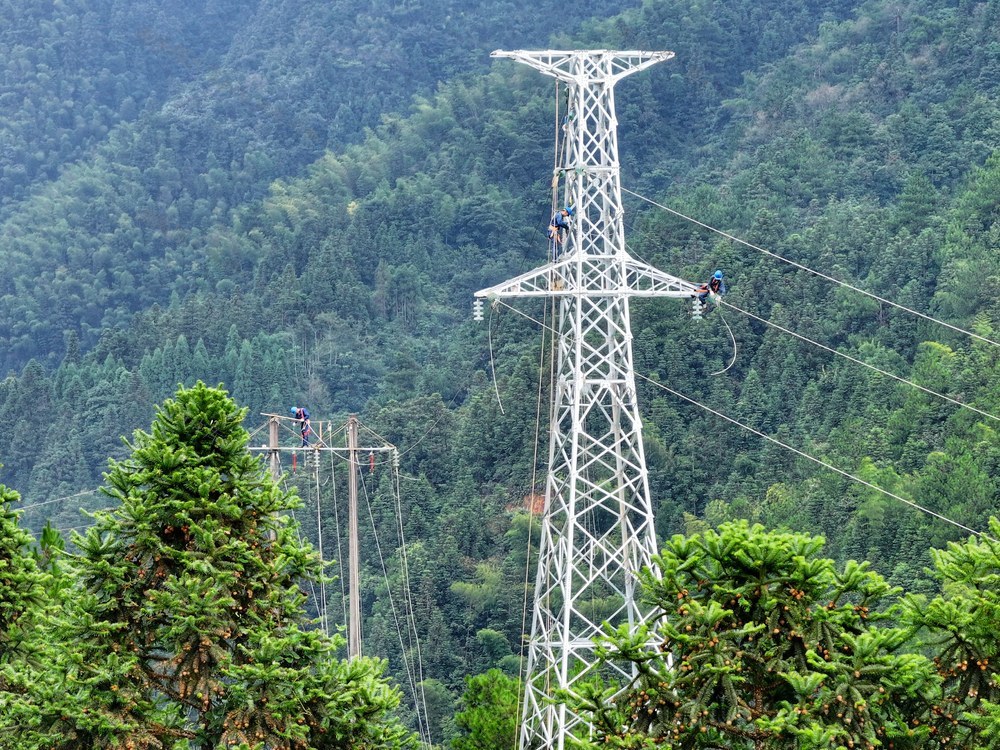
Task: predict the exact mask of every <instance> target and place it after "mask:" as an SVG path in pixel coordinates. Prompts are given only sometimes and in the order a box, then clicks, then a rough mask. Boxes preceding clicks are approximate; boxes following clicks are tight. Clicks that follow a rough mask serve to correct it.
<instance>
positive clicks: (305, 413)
mask: <svg viewBox="0 0 1000 750" xmlns="http://www.w3.org/2000/svg"><path fill="white" fill-rule="evenodd" d="M292 418H293V419H296V420H298V422H299V434H300V435H302V447H303V448H308V447H309V436H310V435H312V425H311V424H309V410H308V409H307V408H305V407H304V406H293V407H292Z"/></svg>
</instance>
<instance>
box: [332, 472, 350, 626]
mask: <svg viewBox="0 0 1000 750" xmlns="http://www.w3.org/2000/svg"><path fill="white" fill-rule="evenodd" d="M330 486H331V487H332V489H333V524H334V530H335V531H336V532H337V560H338V562H339V561H342V560H344V547H343V542H342V540H341V532H340V503H339V502H338V501H337V468H336V461H334V460H333V457H332V456H331V458H330ZM337 578H338V579H339V580H340V606H341V608H342V609H343V616H344V619H343V620H342V622H345V623H346V622H347V621H348V619H349V618H348V615H347V584H346V583H345V582H344V576H337Z"/></svg>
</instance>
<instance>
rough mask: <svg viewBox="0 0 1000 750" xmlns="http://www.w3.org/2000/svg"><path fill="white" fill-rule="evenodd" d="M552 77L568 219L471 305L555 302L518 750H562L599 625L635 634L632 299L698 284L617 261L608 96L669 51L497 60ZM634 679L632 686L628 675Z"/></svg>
mask: <svg viewBox="0 0 1000 750" xmlns="http://www.w3.org/2000/svg"><path fill="white" fill-rule="evenodd" d="M493 57H506V58H511V59H514V60H517V61H519V62H522V63H525V64H526V65H530V66H532V67H534V68H537V69H538V70H540V71H541V72H542V73H544V74H546V75H549V76H553V77H554V78H557V79H558V80H560V81H561V82H563V84H564V85H565V87H566V89H567V92H568V111H567V113H566V119H565V121H564V125H563V137H564V139H565V149H564V150H563V162H562V164H561V165H559V167H558V169H557V173H559V174H561V175H562V176H564V178H565V183H564V188H563V190H564V201H565V205H571V206H573V208H574V215H573V217H572V221H571V226H570V230H569V232H568V237H567V239H566V242H565V243H564V244H563V245H562V246H560V247H558V248H557V252H556V257H554V258H553V260H552V262H550V263H548V264H547V265H545V266H542V267H540V268H538V269H536V270H534V271H531V272H529V273H526V274H523V275H521V276H518V277H517V278H514V279H511V280H510V281H507V282H505V283H502V284H499V285H497V286H495V287H491V288H489V289H483V290H481V291H479V292H476V297H479V298H487V299H496V298H517V297H543V298H555V299H556V300H557V304H556V307H557V312H556V318H555V321H554V323H553V326H554V329H555V333H554V336H555V339H556V346H555V351H556V355H555V356H556V363H555V381H554V383H553V393H552V407H551V415H550V418H551V423H550V438H549V466H548V475H547V479H546V487H545V511H544V516H543V521H542V530H541V543H540V548H539V558H538V572H537V577H536V582H535V587H536V588H535V600H534V610H533V615H532V624H531V636H530V640H529V641H528V644H527V646H528V660H527V675H526V684H525V696H524V703H523V708H522V726H521V742H520V747H521V748H522V749H523V750H527V748H545V749H546V750H564V748H565V745H566V739H567V736H568V735H569V734H571V733H573V732H581V731H586V729H587V726H586V724H585V722H584V721H583V719H582V718H581V717H579V716H577V715H574V714H573V713H572V712H570V711H568V710H567V708H566V707H565V705H562V704H560V703H559V702H558V701H555V700H553V695H554V691H555V690H557V689H567V688H568V689H572V687H573V685H574V684H575V683H576V682H577V681H579V680H580V679H583V678H585V677H586V676H587V675H588V674H589V673H591V672H592V671H593V670H594V668H595V666H596V664H597V658H596V655H595V648H594V644H595V638H596V637H597V636H598V635H599V634H600V633H601V628H602V622H604V621H608V622H611V623H614V624H616V625H620V624H623V623H628V624H629V625H631V626H637V625H638V624H639V623H641V622H642V621H643V619H644V614H643V612H642V611H641V609H640V608H639V606H638V601H637V597H638V592H637V591H636V577H635V573H636V571H637V570H639V569H640V568H642V567H643V566H645V565H648V564H649V562H650V557H651V555H653V554H655V552H656V551H657V550H656V539H655V533H654V529H653V510H652V503H651V501H650V496H649V479H648V475H647V472H646V462H645V455H644V453H643V445H642V421H641V419H640V416H639V409H638V405H637V403H636V386H635V372H634V369H633V364H632V334H631V331H630V328H629V325H630V321H629V299H630V298H631V297H633V296H640V297H691V296H692V295H693V294H694V292H695V289H696V287H695V285H694V284H691V283H690V282H687V281H684V280H682V279H678V278H675V277H673V276H669V275H667V274H665V273H662V272H660V271H658V270H657V269H655V268H653V267H652V266H649V265H647V264H645V263H643V262H640V261H638V260H636V259H634V258H632V257H631V256H629V254H628V253H627V252H626V250H625V236H624V234H625V233H624V224H623V221H622V198H621V178H620V174H619V165H618V137H617V132H616V129H617V119H616V117H615V101H614V86H615V84H616V83H617V82H618V81H619V80H620V79H621V78H624V77H625V76H627V75H629V74H631V73H635V72H637V71H640V70H643V69H645V68H647V67H649V66H650V65H653V64H654V63H657V62H660V61H661V60H668V59H670V58H671V57H673V53H672V52H615V51H606V50H586V51H552V50H550V51H530V52H529V51H514V52H507V51H497V52H494V53H493ZM624 676H626V677H629V676H631V675H624Z"/></svg>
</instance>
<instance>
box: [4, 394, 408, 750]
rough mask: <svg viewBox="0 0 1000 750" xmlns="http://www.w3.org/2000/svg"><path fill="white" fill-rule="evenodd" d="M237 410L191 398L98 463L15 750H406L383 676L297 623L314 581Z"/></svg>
mask: <svg viewBox="0 0 1000 750" xmlns="http://www.w3.org/2000/svg"><path fill="white" fill-rule="evenodd" d="M244 414H245V410H242V409H239V408H237V406H236V404H235V403H234V402H233V401H232V400H231V399H229V398H228V396H227V395H226V394H225V392H223V391H221V390H219V389H214V388H209V387H207V386H205V385H204V384H203V383H201V382H199V383H198V384H197V385H195V386H194V387H192V388H189V389H185V388H181V389H180V390H178V392H177V394H176V396H175V398H173V399H169V400H167V401H166V402H165V403H164V404H163V405H162V407H160V408H159V409H158V411H157V415H156V418H155V420H154V422H153V425H152V431H151V432H150V433H145V432H142V431H137V432H136V433H135V436H134V442H133V444H132V445H131V448H132V453H131V456H130V457H129V458H127V459H126V460H123V461H111V462H110V470H109V471H108V473H107V474H106V487H105V492H106V493H107V494H108V495H109V496H110V497H111V498H113V499H114V500H117V501H118V506H117V507H116V508H114V509H112V510H109V511H102V512H100V513H98V514H96V517H95V524H94V525H93V527H92V528H91V529H90V530H88V533H87V535H86V536H85V537H80V536H77V537H76V539H75V541H76V544H77V546H78V547H79V549H80V552H79V555H78V556H76V557H75V558H74V559H73V565H72V572H73V574H74V575H75V577H76V590H75V591H74V592H73V594H72V596H71V597H69V598H70V599H71V601H72V604H71V605H69V606H68V608H67V612H66V613H65V615H64V616H63V617H62V618H61V619H60V621H59V622H58V623H56V624H55V625H54V626H53V628H52V637H53V641H54V643H55V645H56V654H55V657H54V664H53V669H51V670H50V671H49V674H48V677H47V679H46V680H44V681H42V682H41V683H40V684H39V685H38V687H37V689H36V695H35V700H36V705H37V711H38V716H37V720H36V725H37V728H34V729H32V730H31V731H25V732H22V733H21V738H20V742H21V744H20V745H18V747H23V748H25V749H27V748H34V747H48V748H55V749H56V750H58V749H60V748H65V749H66V750H69V748H74V749H76V748H150V749H152V748H173V749H174V750H181V749H183V750H195V748H197V749H198V750H209V748H223V747H226V748H228V747H233V748H242V749H246V750H251V749H252V750H263V749H264V748H267V749H269V750H270V749H277V748H286V749H287V750H293V749H294V750H311V749H313V748H315V749H316V750H322V749H325V748H348V747H356V746H366V747H390V746H398V745H401V744H405V743H407V742H408V741H409V737H408V735H407V734H406V732H405V731H404V730H403V729H402V728H401V727H400V726H399V725H398V723H396V722H395V720H393V719H391V718H390V716H389V712H391V711H392V710H394V708H395V707H396V705H397V704H398V699H399V694H398V691H397V690H396V689H395V688H393V687H390V686H389V685H388V684H387V683H386V682H385V681H384V679H383V678H382V677H381V672H382V670H383V668H384V664H383V663H382V662H381V661H379V660H373V659H356V660H353V661H350V662H346V663H345V662H341V661H338V660H337V659H335V658H334V652H335V651H336V650H337V649H338V648H339V647H340V646H342V644H343V639H342V638H340V637H339V636H338V637H333V638H331V637H327V636H325V635H324V634H323V633H322V632H320V631H318V630H317V629H315V628H314V627H313V625H312V623H310V622H308V621H307V620H306V619H305V615H304V609H303V605H304V601H305V597H304V594H303V592H302V589H301V588H300V586H301V584H302V583H303V582H304V581H308V580H316V579H319V578H320V577H321V576H322V570H321V562H320V561H319V559H318V558H317V556H316V555H315V554H314V552H313V551H312V549H311V548H309V547H308V546H304V545H302V544H301V543H300V542H298V541H297V538H296V533H295V529H294V526H293V524H292V523H291V522H290V521H289V520H288V518H287V517H286V515H285V513H286V512H287V511H289V510H291V509H292V508H294V507H296V506H297V504H298V498H297V497H296V495H295V494H294V492H285V491H283V490H282V489H280V487H279V486H278V485H277V484H276V483H275V482H273V481H272V480H271V479H270V477H269V476H268V475H267V474H266V473H265V471H264V470H263V467H262V465H261V463H260V462H259V461H258V460H257V459H256V458H254V457H253V456H251V455H250V454H249V453H248V452H247V450H246V447H247V440H248V435H247V433H246V431H245V430H244V429H243V428H242V426H241V423H242V420H243V417H244Z"/></svg>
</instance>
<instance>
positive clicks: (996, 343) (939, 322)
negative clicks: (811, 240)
mask: <svg viewBox="0 0 1000 750" xmlns="http://www.w3.org/2000/svg"><path fill="white" fill-rule="evenodd" d="M622 192H623V193H628V194H629V195H634V196H635V197H636V198H638V199H639V200H643V201H646V202H647V203H649V204H651V205H653V206H656V207H657V208H660V209H663V210H664V211H666V212H667V213H669V214H673V215H674V216H676V217H678V218H680V219H684V220H685V221H689V222H691V223H692V224H696V225H697V226H699V227H702V228H703V229H707V230H708V231H710V232H715V233H716V234H718V235H721V236H722V237H725V238H726V239H728V240H732V241H733V242H736V243H739V244H740V245H744V246H746V247H749V248H751V249H753V250H756V251H757V252H760V253H763V254H764V255H768V256H770V257H772V258H775V259H776V260H780V261H781V262H782V263H787V264H788V265H790V266H794V267H795V268H798V269H799V270H802V271H805V272H806V273H811V274H812V275H813V276H818V277H819V278H821V279H826V280H827V281H830V282H833V283H834V284H839V285H840V286H842V287H844V288H845V289H850V290H851V291H852V292H857V293H858V294H863V295H864V296H866V297H868V298H870V299H873V300H876V301H877V302H880V303H882V304H884V305H889V306H890V307H895V308H896V309H898V310H902V311H904V312H908V313H910V314H911V315H915V316H916V317H918V318H922V319H923V320H926V321H928V322H931V323H936V324H937V325H940V326H943V327H945V328H948V329H950V330H952V331H955V332H956V333H961V334H964V335H966V336H970V337H972V338H974V339H978V340H979V341H982V342H984V343H986V344H992V345H993V346H1000V341H995V340H993V339H991V338H988V337H986V336H982V335H980V334H978V333H975V332H974V331H970V330H967V329H965V328H961V327H959V326H956V325H952V324H951V323H946V322H945V321H943V320H938V319H937V318H934V317H932V316H930V315H927V314H926V313H922V312H920V311H919V310H914V309H913V308H911V307H907V306H906V305H901V304H900V303H898V302H893V301H892V300H890V299H886V298H885V297H880V296H879V295H877V294H874V293H872V292H869V291H867V290H865V289H862V288H860V287H857V286H854V285H853V284H849V283H848V282H846V281H842V280H841V279H838V278H835V277H834V276H829V275H828V274H825V273H822V272H821V271H814V270H813V269H811V268H809V267H807V266H804V265H802V264H801V263H797V262H795V261H794V260H790V259H788V258H785V257H784V256H781V255H778V254H777V253H773V252H771V251H770V250H765V249H764V248H762V247H760V246H758V245H754V244H753V243H752V242H747V241H746V240H744V239H740V238H739V237H736V236H735V235H732V234H729V232H724V231H722V230H721V229H716V228H715V227H713V226H710V225H708V224H706V223H705V222H703V221H698V220H697V219H694V218H692V217H690V216H686V215H685V214H682V213H681V212H680V211H675V210H674V209H672V208H670V207H668V206H664V205H663V204H662V203H657V202H656V201H654V200H652V199H651V198H647V197H645V196H644V195H639V193H636V192H633V191H632V190H629V189H628V188H624V187H623V188H622Z"/></svg>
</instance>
